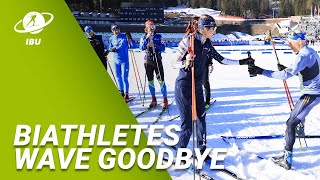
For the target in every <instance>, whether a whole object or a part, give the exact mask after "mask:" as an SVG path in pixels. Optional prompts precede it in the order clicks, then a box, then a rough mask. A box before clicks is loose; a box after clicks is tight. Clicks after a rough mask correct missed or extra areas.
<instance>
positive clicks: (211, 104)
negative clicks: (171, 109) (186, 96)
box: [168, 99, 217, 121]
mask: <svg viewBox="0 0 320 180" xmlns="http://www.w3.org/2000/svg"><path fill="white" fill-rule="evenodd" d="M216 101H217V100H216V99H215V100H214V101H213V102H211V103H210V106H209V107H208V108H206V112H207V111H208V110H209V109H210V108H211V107H212V106H213V104H214V103H215V102H216ZM179 117H180V115H176V116H173V117H172V118H171V119H169V120H168V121H173V120H175V119H177V118H179Z"/></svg>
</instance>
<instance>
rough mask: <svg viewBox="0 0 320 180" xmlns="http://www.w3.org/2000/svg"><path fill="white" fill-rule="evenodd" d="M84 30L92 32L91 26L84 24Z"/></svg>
mask: <svg viewBox="0 0 320 180" xmlns="http://www.w3.org/2000/svg"><path fill="white" fill-rule="evenodd" d="M84 32H86V33H90V32H93V29H92V27H91V26H86V27H84Z"/></svg>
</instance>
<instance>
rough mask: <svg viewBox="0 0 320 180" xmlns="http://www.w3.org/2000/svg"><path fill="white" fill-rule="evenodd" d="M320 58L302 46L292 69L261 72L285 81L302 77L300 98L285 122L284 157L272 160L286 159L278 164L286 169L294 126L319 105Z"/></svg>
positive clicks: (290, 160) (290, 153)
mask: <svg viewBox="0 0 320 180" xmlns="http://www.w3.org/2000/svg"><path fill="white" fill-rule="evenodd" d="M319 69H320V58H319V55H318V54H317V52H316V51H315V50H313V49H312V48H309V47H308V46H304V47H302V48H301V49H300V51H299V53H298V55H297V57H296V59H295V62H294V64H293V66H292V67H290V68H286V69H284V70H283V71H276V72H275V71H271V70H263V71H262V75H264V76H267V77H270V78H276V79H281V80H285V79H288V78H290V77H292V76H295V75H298V73H300V74H301V75H302V85H303V87H304V89H303V90H302V91H301V92H302V94H303V95H302V96H301V97H300V99H299V100H298V102H297V103H296V104H295V106H294V109H293V110H292V111H291V113H290V117H289V119H288V120H287V122H286V125H287V129H286V132H285V142H286V144H285V156H284V157H281V158H282V159H281V158H280V159H279V158H274V161H275V162H278V163H279V162H280V163H281V162H282V161H283V158H286V160H287V162H286V163H284V164H280V165H281V166H283V167H284V168H286V169H290V168H291V164H292V150H293V145H294V142H295V139H296V126H297V125H298V124H299V123H300V122H302V123H303V124H304V122H305V118H306V116H307V115H308V114H309V112H310V111H311V109H312V108H313V107H315V106H316V105H318V104H319V103H320V73H319Z"/></svg>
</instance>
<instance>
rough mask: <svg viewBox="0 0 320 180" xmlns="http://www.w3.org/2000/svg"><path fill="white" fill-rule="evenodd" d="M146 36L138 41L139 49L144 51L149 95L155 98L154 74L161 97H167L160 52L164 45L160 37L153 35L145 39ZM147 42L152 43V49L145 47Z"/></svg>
mask: <svg viewBox="0 0 320 180" xmlns="http://www.w3.org/2000/svg"><path fill="white" fill-rule="evenodd" d="M146 36H147V34H145V35H144V36H143V37H141V39H140V49H141V50H145V51H146V55H145V69H146V74H147V78H148V85H149V90H150V94H151V95H152V96H155V87H154V73H155V74H156V78H157V80H158V82H159V84H160V88H161V93H162V96H163V97H165V98H166V97H167V87H166V84H165V81H164V71H163V65H162V56H161V52H164V50H165V45H164V44H163V43H162V36H161V35H160V34H158V33H155V34H154V35H153V36H151V39H150V38H148V39H147V38H146ZM149 42H153V43H154V45H155V46H154V49H153V47H147V44H148V43H149Z"/></svg>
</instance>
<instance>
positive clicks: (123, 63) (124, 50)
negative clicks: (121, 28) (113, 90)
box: [109, 33, 129, 94]
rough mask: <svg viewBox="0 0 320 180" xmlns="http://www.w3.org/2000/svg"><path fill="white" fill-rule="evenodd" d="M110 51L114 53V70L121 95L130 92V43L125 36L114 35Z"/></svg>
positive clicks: (110, 40)
mask: <svg viewBox="0 0 320 180" xmlns="http://www.w3.org/2000/svg"><path fill="white" fill-rule="evenodd" d="M109 50H110V51H113V52H114V53H113V60H114V69H115V74H116V78H117V82H118V85H119V91H120V92H121V94H123V93H124V92H125V93H126V94H127V93H128V92H129V81H128V76H129V55H128V41H127V38H126V35H125V34H122V33H120V34H118V35H117V36H116V35H112V36H111V37H110V39H109Z"/></svg>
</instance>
